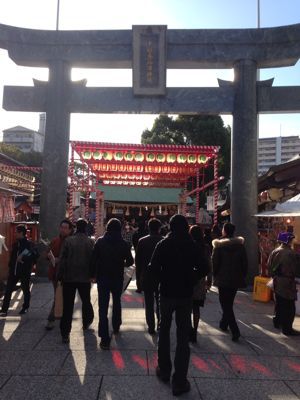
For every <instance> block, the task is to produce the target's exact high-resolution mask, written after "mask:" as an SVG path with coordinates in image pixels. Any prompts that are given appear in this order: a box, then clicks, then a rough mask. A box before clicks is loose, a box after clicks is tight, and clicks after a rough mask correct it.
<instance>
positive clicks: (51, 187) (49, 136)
mask: <svg viewBox="0 0 300 400" xmlns="http://www.w3.org/2000/svg"><path fill="white" fill-rule="evenodd" d="M70 72H71V68H70V66H69V65H68V63H66V62H64V61H62V60H57V61H53V62H51V63H50V64H49V81H48V83H47V90H46V133H45V144H44V155H43V173H42V186H41V207H40V210H41V211H40V228H41V236H42V238H43V239H51V238H53V237H54V236H56V235H57V232H58V227H59V223H60V221H61V220H63V219H64V218H65V215H66V203H67V186H68V181H67V179H66V177H67V176H68V157H67V156H66V155H67V154H68V153H69V137H70V112H69V110H68V106H67V102H68V93H69V87H70Z"/></svg>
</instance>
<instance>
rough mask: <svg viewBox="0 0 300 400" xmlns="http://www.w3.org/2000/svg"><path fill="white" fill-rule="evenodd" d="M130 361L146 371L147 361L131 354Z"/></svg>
mask: <svg viewBox="0 0 300 400" xmlns="http://www.w3.org/2000/svg"><path fill="white" fill-rule="evenodd" d="M132 359H133V361H134V362H136V363H137V364H138V365H139V366H140V367H142V368H143V369H147V360H145V359H144V358H142V357H141V356H138V355H137V354H133V356H132Z"/></svg>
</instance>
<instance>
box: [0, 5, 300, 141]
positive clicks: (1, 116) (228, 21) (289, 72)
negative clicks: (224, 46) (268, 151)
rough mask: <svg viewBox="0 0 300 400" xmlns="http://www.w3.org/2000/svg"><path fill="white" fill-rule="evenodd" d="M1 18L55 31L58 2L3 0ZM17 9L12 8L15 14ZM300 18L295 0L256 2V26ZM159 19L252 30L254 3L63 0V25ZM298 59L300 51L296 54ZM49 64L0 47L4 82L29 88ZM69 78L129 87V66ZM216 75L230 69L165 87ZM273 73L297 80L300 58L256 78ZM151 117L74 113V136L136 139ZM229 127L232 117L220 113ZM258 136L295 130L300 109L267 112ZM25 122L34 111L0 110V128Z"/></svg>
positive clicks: (280, 81) (0, 81) (33, 122)
mask: <svg viewBox="0 0 300 400" xmlns="http://www.w3.org/2000/svg"><path fill="white" fill-rule="evenodd" d="M0 9H1V14H0V23H3V24H8V25H14V26H21V27H26V28H34V29H55V25H56V10H57V0H26V1H24V0H0ZM16 10H17V12H16ZM295 23H300V0H260V26H261V27H272V26H280V25H289V24H295ZM143 24H163V25H168V28H172V29H176V28H178V29H188V28H189V29H191V28H193V29H202V28H203V29H210V28H220V29H227V28H255V27H257V0H209V1H207V0H206V1H204V0H147V1H142V0H127V1H124V0H110V1H107V0H105V1H104V0H84V1H82V0H60V20H59V28H60V29H131V26H132V25H143ZM299 56H300V55H299ZM47 76H48V72H47V70H46V69H34V68H23V67H18V66H15V65H14V63H13V62H12V61H10V60H9V58H8V56H7V53H6V52H5V51H3V50H0V94H1V96H2V86H3V85H4V84H7V85H9V84H10V85H32V78H37V79H43V80H47ZM72 77H73V79H81V78H87V79H88V85H89V86H130V85H131V71H129V70H114V71H109V70H74V71H73V74H72ZM217 77H219V78H223V79H232V71H230V70H227V71H219V70H218V71H199V70H198V71H194V70H193V71H189V73H188V74H187V73H186V71H174V70H172V71H168V75H167V84H168V85H169V86H217ZM271 77H274V78H275V81H274V85H276V86H282V85H300V62H298V63H297V65H296V66H295V67H289V68H283V69H275V70H274V69H272V70H271V69H268V70H262V71H261V79H268V78H271ZM154 117H155V116H152V115H118V117H116V116H115V115H96V114H92V115H91V114H88V115H87V114H85V115H80V114H73V115H72V117H71V139H76V140H97V141H112V142H126V141H130V142H135V143H138V142H139V141H140V135H141V132H142V131H143V129H145V128H151V126H152V122H153V118H154ZM224 121H225V123H226V124H230V123H231V117H230V116H226V117H224ZM259 121H260V122H259V127H260V131H259V135H260V136H261V137H266V136H278V135H279V134H282V135H283V136H286V135H290V134H291V135H300V114H291V115H282V114H280V115H264V116H260V120H259ZM15 125H23V126H27V127H29V128H32V129H37V128H38V115H37V114H35V113H15V112H5V111H4V110H2V109H0V131H2V130H3V129H6V128H9V127H12V126H15Z"/></svg>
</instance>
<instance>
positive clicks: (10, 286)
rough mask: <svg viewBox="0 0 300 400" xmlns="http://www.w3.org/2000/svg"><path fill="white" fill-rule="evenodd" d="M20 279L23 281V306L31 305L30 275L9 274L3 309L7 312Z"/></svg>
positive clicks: (25, 307)
mask: <svg viewBox="0 0 300 400" xmlns="http://www.w3.org/2000/svg"><path fill="white" fill-rule="evenodd" d="M18 281H21V289H22V291H23V295H24V302H23V306H22V308H24V309H27V308H29V305H30V275H22V276H16V275H13V274H9V276H8V280H7V285H6V290H5V295H4V299H3V303H2V311H3V312H7V310H8V308H9V303H10V300H11V296H12V293H13V291H14V289H15V286H16V284H17V283H18Z"/></svg>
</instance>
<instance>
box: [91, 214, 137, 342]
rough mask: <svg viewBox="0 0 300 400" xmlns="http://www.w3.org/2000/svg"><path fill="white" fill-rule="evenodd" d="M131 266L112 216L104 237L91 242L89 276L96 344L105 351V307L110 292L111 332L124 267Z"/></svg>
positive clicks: (118, 322)
mask: <svg viewBox="0 0 300 400" xmlns="http://www.w3.org/2000/svg"><path fill="white" fill-rule="evenodd" d="M131 265H133V257H132V255H131V250H130V247H129V246H128V244H127V243H126V242H125V240H124V239H123V238H122V235H121V222H120V221H119V220H118V219H116V218H112V219H110V220H109V221H108V223H107V225H106V232H105V234H104V236H102V237H101V238H99V239H98V240H97V242H96V244H95V247H94V251H93V257H92V269H93V277H95V278H96V280H97V286H98V303H99V328H98V334H99V337H101V342H100V347H101V349H102V350H109V348H110V335H109V329H108V318H107V313H108V306H109V298H110V293H111V294H112V298H113V308H112V326H113V331H114V333H115V334H117V333H118V332H119V329H120V326H121V324H122V316H121V313H122V310H121V294H122V289H123V280H124V267H130V266H131Z"/></svg>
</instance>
